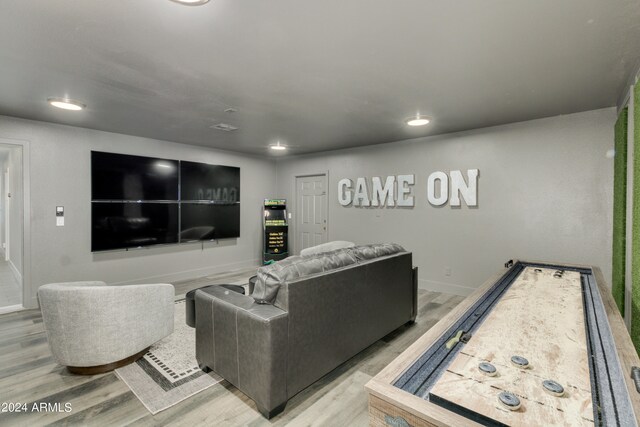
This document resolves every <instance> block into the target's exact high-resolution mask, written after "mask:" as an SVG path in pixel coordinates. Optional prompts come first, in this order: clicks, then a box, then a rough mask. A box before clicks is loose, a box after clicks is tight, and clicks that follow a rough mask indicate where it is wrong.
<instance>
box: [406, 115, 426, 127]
mask: <svg viewBox="0 0 640 427" xmlns="http://www.w3.org/2000/svg"><path fill="white" fill-rule="evenodd" d="M404 122H405V123H406V124H408V125H409V126H424V125H428V124H429V123H430V122H431V119H430V118H428V117H425V116H421V115H420V114H416V115H415V116H414V117H409V118H408V119H407V120H405V121H404Z"/></svg>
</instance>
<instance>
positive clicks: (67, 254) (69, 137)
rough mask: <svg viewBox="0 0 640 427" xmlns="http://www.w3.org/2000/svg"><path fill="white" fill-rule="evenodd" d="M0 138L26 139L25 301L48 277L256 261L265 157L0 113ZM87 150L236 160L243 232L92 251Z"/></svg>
mask: <svg viewBox="0 0 640 427" xmlns="http://www.w3.org/2000/svg"><path fill="white" fill-rule="evenodd" d="M213 137H215V136H213ZM0 138H9V139H19V140H26V141H29V143H30V153H31V159H30V160H31V163H30V169H31V173H30V178H31V180H30V187H31V248H32V249H31V265H32V275H31V278H32V286H31V288H32V295H31V299H30V300H28V301H25V304H30V305H32V306H33V304H34V303H35V291H36V290H37V288H38V287H39V286H41V285H43V284H45V283H49V282H57V281H72V280H104V281H106V282H108V283H137V282H146V283H151V282H166V281H171V280H178V279H185V278H192V277H198V276H203V275H206V274H210V273H213V272H217V271H227V270H231V269H235V268H240V267H244V266H251V265H256V266H257V265H258V262H259V259H260V257H261V245H262V236H261V229H262V223H261V217H260V212H261V211H260V208H261V205H262V201H263V199H264V198H267V197H273V195H274V192H275V163H274V162H273V161H271V160H269V159H266V160H265V159H264V158H259V157H251V156H244V155H240V154H233V153H229V152H224V151H217V150H213V149H207V148H202V147H195V146H190V145H184V144H176V143H172V142H167V141H159V140H152V139H147V138H139V137H134V136H127V135H120V134H114V133H108V132H100V131H94V130H89V129H83V128H77V127H71V126H61V125H54V124H50V123H44V122H36V121H29V120H22V119H16V118H10V117H3V116H0ZM91 150H99V151H111V152H117V153H125V154H136V155H142V156H157V157H164V158H171V159H180V160H190V161H196V162H204V163H213V164H222V165H230V166H238V167H240V174H241V178H240V179H241V190H240V193H241V218H240V227H241V230H240V235H241V237H240V238H238V239H228V240H221V241H220V243H219V245H216V244H214V243H205V245H204V249H202V246H201V244H198V243H194V244H185V245H179V246H178V245H171V246H167V247H161V248H160V247H158V248H149V249H141V250H135V251H119V252H109V253H96V254H92V253H91V218H90V217H91V204H90V200H91V175H90V152H91ZM56 206H64V208H65V221H66V224H65V226H64V227H56V226H55V208H56Z"/></svg>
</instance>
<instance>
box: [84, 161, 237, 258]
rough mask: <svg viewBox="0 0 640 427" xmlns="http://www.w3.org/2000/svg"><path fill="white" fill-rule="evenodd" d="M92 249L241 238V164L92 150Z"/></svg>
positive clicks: (94, 250) (100, 249)
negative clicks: (209, 162) (198, 161)
mask: <svg viewBox="0 0 640 427" xmlns="http://www.w3.org/2000/svg"><path fill="white" fill-rule="evenodd" d="M91 219H92V220H91V224H92V233H91V250H92V251H93V252H97V251H104V250H114V249H129V248H137V247H143V246H151V245H159V244H171V243H181V242H193V241H202V240H216V239H225V238H234V237H240V168H237V167H230V166H220V165H210V164H205V163H196V162H186V161H179V160H169V159H160V158H153V157H143V156H130V155H125V154H116V153H104V152H98V151H92V152H91Z"/></svg>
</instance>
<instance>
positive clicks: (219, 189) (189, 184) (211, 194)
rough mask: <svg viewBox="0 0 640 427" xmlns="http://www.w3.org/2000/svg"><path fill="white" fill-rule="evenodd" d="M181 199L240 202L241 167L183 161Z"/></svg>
mask: <svg viewBox="0 0 640 427" xmlns="http://www.w3.org/2000/svg"><path fill="white" fill-rule="evenodd" d="M180 199H181V200H182V201H204V200H206V201H215V202H222V203H237V202H240V168H236V167H232V166H220V165H209V164H206V163H195V162H185V161H181V162H180Z"/></svg>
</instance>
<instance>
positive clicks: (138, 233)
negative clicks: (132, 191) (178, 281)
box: [91, 202, 178, 252]
mask: <svg viewBox="0 0 640 427" xmlns="http://www.w3.org/2000/svg"><path fill="white" fill-rule="evenodd" d="M91 217H92V221H91V223H92V232H91V250H92V251H94V252H95V251H105V250H110V249H124V248H137V247H141V246H149V245H159V244H167V243H178V203H96V202H94V203H91Z"/></svg>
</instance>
